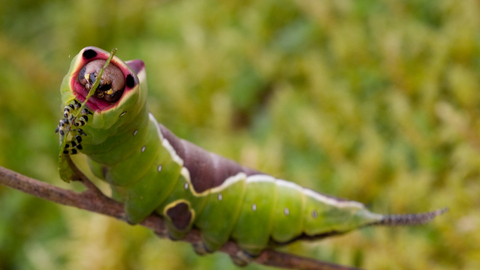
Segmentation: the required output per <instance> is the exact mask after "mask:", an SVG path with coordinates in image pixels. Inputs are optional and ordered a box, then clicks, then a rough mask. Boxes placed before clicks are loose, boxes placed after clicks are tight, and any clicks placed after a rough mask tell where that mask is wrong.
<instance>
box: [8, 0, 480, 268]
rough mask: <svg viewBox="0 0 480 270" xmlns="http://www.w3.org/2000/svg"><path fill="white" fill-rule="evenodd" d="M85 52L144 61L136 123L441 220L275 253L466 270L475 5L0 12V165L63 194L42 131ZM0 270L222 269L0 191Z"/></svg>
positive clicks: (425, 1) (474, 168) (474, 197)
mask: <svg viewBox="0 0 480 270" xmlns="http://www.w3.org/2000/svg"><path fill="white" fill-rule="evenodd" d="M88 45H94V46H98V47H101V48H104V49H105V50H111V49H112V48H113V47H117V48H118V53H117V55H118V56H119V57H120V58H122V59H124V60H127V59H132V58H140V59H143V60H144V61H145V63H146V67H147V77H148V83H149V91H150V96H149V106H150V109H151V111H152V112H153V113H154V115H156V116H157V119H158V120H159V121H160V122H162V123H164V124H165V125H166V126H167V127H169V128H170V129H171V130H172V131H174V132H175V133H176V134H178V135H179V136H181V137H183V138H186V139H188V140H190V141H193V142H194V143H196V144H198V145H200V146H202V147H204V148H207V149H209V150H211V151H214V152H217V153H220V154H222V155H224V156H227V157H230V158H232V159H235V160H237V161H239V162H241V163H242V164H244V165H248V166H251V167H255V168H258V169H260V170H263V171H265V172H267V173H270V174H273V175H275V176H278V177H280V178H284V179H288V180H292V181H294V182H296V183H298V184H301V185H303V186H306V187H309V188H312V189H315V190H318V191H321V192H325V193H329V194H332V195H336V196H339V197H345V198H350V199H353V200H357V201H361V202H364V203H366V204H368V205H370V206H371V208H372V209H373V210H375V211H376V212H380V213H406V212H422V211H428V210H433V209H435V208H440V207H444V206H448V207H450V212H448V213H447V214H446V215H444V216H441V217H439V218H438V219H437V220H435V222H433V223H431V224H429V225H426V226H420V227H413V228H368V229H363V230H360V231H357V232H353V233H350V234H348V235H345V236H341V237H337V238H333V239H329V240H325V241H321V242H318V243H312V244H310V243H297V244H293V245H291V246H288V247H287V248H285V250H288V251H290V252H293V253H297V254H302V255H306V256H310V257H314V258H317V259H321V260H327V261H332V262H336V263H341V264H346V265H355V266H360V267H363V268H366V269H480V229H479V228H480V215H479V208H480V184H479V173H480V137H479V134H480V110H479V109H480V77H479V74H480V7H479V3H478V1H473V0H465V1H454V0H439V1H429V0H417V1H413V0H411V1H388V0H385V1H371V0H366V1H354V0H330V1H320V0H242V1H241V0H224V1H218V0H195V1H193V0H178V1H177V0H172V1H169V2H164V3H161V2H160V1H92V0H90V1H87V0H79V1H45V0H43V1H39V0H18V1H10V0H0V165H1V166H4V167H7V168H9V169H12V170H15V171H18V172H20V173H22V174H26V175H28V176H31V177H34V178H37V179H41V180H44V181H47V182H49V183H53V184H55V185H58V186H62V187H67V188H73V187H72V185H67V184H65V183H62V182H61V180H60V179H59V178H58V176H57V171H56V154H57V151H58V145H57V141H58V138H57V136H56V135H55V134H54V133H53V131H54V129H55V126H56V125H57V123H58V119H59V118H60V117H61V111H62V109H61V105H60V94H59V90H58V88H59V85H60V82H61V80H62V77H63V76H64V75H65V73H66V72H67V70H68V66H69V64H70V60H71V57H72V56H73V55H75V54H77V53H78V51H79V50H80V49H81V48H83V47H85V46H88ZM76 188H78V187H76ZM0 269H1V270H17V269H91V270H93V269H116V270H118V269H235V267H234V266H233V265H232V264H231V262H230V259H229V258H228V256H226V255H224V254H218V253H217V254H214V255H210V256H206V257H198V256H196V255H195V254H194V253H193V251H192V249H191V247H190V246H188V245H187V244H184V243H178V242H171V241H168V240H159V239H157V238H156V237H155V236H153V234H152V233H151V232H149V231H147V230H146V229H143V228H140V227H138V226H137V227H132V226H129V225H126V224H124V223H122V222H119V221H116V220H113V219H110V218H106V217H102V216H99V215H96V214H93V213H87V212H84V211H81V210H77V209H73V208H68V207H64V206H60V205H55V204H53V203H50V202H45V201H42V200H40V199H37V198H34V197H32V196H29V195H25V194H22V193H20V192H18V191H14V190H12V189H9V188H6V187H3V186H0ZM247 269H267V268H266V267H263V266H258V265H252V266H249V267H248V268H247Z"/></svg>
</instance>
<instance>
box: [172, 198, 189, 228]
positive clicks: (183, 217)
mask: <svg viewBox="0 0 480 270" xmlns="http://www.w3.org/2000/svg"><path fill="white" fill-rule="evenodd" d="M189 208H190V207H188V204H186V203H184V202H181V203H179V204H177V205H175V206H174V207H172V208H170V209H168V210H167V216H168V217H169V218H170V219H171V220H172V224H173V225H174V226H175V227H176V228H177V229H179V230H184V229H186V228H187V227H188V225H190V222H191V221H192V212H190V209H189Z"/></svg>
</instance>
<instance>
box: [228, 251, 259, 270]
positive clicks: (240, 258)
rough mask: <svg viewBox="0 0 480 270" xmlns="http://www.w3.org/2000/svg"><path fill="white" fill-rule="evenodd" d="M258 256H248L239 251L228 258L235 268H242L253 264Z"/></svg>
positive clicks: (244, 252)
mask: <svg viewBox="0 0 480 270" xmlns="http://www.w3.org/2000/svg"><path fill="white" fill-rule="evenodd" d="M257 257H258V256H253V255H251V254H248V253H247V252H246V251H243V250H240V251H238V252H237V253H236V254H235V255H232V256H230V258H231V259H232V261H233V263H234V264H236V265H237V266H240V267H244V266H247V265H248V264H249V263H251V262H253V261H254V260H255V259H256V258H257Z"/></svg>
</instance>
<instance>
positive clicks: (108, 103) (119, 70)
mask: <svg viewBox="0 0 480 270" xmlns="http://www.w3.org/2000/svg"><path fill="white" fill-rule="evenodd" d="M108 57H109V52H107V51H104V50H102V49H99V48H96V47H86V48H84V49H82V50H81V51H80V53H79V54H78V55H77V56H75V58H74V59H73V61H72V64H71V66H70V70H69V72H68V74H67V75H66V76H65V78H64V80H63V82H62V86H61V93H62V101H63V103H64V104H68V103H69V102H71V101H72V100H73V99H76V100H78V101H80V102H83V101H85V98H86V97H87V95H88V93H89V91H90V89H91V88H92V86H93V84H94V82H95V80H96V79H97V77H98V74H99V72H100V69H101V68H102V67H103V65H104V64H105V62H106V60H107V59H108ZM144 81H145V65H144V63H143V61H141V60H132V61H127V62H123V61H122V60H120V59H119V58H118V57H116V56H115V57H113V58H112V60H111V61H110V64H109V66H108V67H107V68H106V69H105V71H104V72H103V74H102V76H101V78H100V84H99V86H98V87H97V89H96V91H95V93H94V95H93V96H92V97H90V98H89V99H88V101H87V103H86V106H87V108H88V109H89V110H91V111H92V112H93V113H94V123H92V124H93V125H94V126H98V127H101V128H103V127H110V126H112V125H113V124H114V123H115V122H116V120H117V119H118V117H120V115H121V114H123V115H124V114H125V113H136V111H135V110H138V108H141V107H142V106H143V104H144V103H145V100H146V94H147V93H146V87H145V85H143V84H142V82H144ZM123 115H122V116H123Z"/></svg>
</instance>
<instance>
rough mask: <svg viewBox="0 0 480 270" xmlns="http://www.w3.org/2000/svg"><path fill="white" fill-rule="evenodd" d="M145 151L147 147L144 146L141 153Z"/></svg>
mask: <svg viewBox="0 0 480 270" xmlns="http://www.w3.org/2000/svg"><path fill="white" fill-rule="evenodd" d="M145 149H147V147H146V146H145V145H144V146H143V147H142V153H143V152H145Z"/></svg>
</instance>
